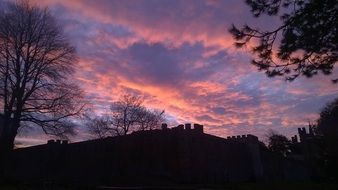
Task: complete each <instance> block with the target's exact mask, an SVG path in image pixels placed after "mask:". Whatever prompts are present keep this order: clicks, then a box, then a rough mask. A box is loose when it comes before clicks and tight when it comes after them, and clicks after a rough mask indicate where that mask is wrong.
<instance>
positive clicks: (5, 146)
mask: <svg viewBox="0 0 338 190" xmlns="http://www.w3.org/2000/svg"><path fill="white" fill-rule="evenodd" d="M19 126H20V121H19V120H18V121H16V120H12V119H10V118H9V117H5V119H4V122H3V126H2V127H3V130H2V133H1V136H0V154H1V155H4V154H6V153H8V152H10V151H11V150H12V149H13V148H14V140H15V136H16V135H17V133H18V128H19Z"/></svg>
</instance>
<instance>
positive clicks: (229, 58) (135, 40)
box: [17, 0, 338, 145]
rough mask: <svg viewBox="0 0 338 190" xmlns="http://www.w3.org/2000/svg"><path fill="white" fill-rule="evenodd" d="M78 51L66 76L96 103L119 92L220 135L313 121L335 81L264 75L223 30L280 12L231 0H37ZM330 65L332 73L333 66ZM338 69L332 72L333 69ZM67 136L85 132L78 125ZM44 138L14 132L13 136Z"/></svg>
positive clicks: (263, 23) (105, 103)
mask: <svg viewBox="0 0 338 190" xmlns="http://www.w3.org/2000/svg"><path fill="white" fill-rule="evenodd" d="M31 2H33V3H36V4H37V5H38V6H41V7H46V6H48V8H49V10H50V11H51V14H52V15H54V16H55V17H56V18H57V20H58V21H59V23H60V24H61V25H62V26H63V27H64V32H65V34H66V35H67V36H68V38H69V40H70V42H71V43H72V44H73V45H74V46H75V47H76V49H77V53H78V56H79V62H78V66H77V71H76V74H75V75H74V80H76V81H78V82H79V84H80V85H81V87H82V88H83V89H84V91H85V92H86V97H87V98H88V99H89V100H90V101H91V102H92V103H93V105H94V107H95V110H97V111H98V112H100V111H101V112H103V110H106V109H107V108H108V107H109V104H110V103H111V102H113V101H115V100H117V99H118V98H119V97H120V96H121V95H123V94H134V95H138V96H141V97H143V98H144V105H145V106H147V107H149V108H153V109H161V110H165V113H166V116H167V118H168V123H169V125H170V126H174V125H177V124H179V123H187V122H189V123H200V124H203V125H204V128H205V132H206V133H209V134H213V135H217V136H221V137H226V136H231V135H243V134H253V135H256V136H258V137H259V138H260V139H262V140H264V138H265V137H266V134H267V133H268V132H269V131H270V130H274V131H277V132H279V133H282V134H284V135H287V136H289V137H290V136H292V135H294V134H296V132H297V128H298V127H306V126H307V125H308V122H312V121H315V120H316V118H317V117H318V113H319V112H320V110H321V108H322V107H323V106H325V104H326V103H328V102H329V101H332V100H333V99H334V98H335V97H336V95H337V92H338V86H337V85H334V84H332V83H331V79H333V78H334V75H333V76H322V75H318V76H315V77H313V78H311V79H307V78H304V77H300V78H298V79H297V80H295V81H294V82H291V83H290V82H285V80H284V79H283V78H278V77H277V78H268V77H266V76H265V74H264V73H261V72H258V71H257V68H256V67H254V66H252V65H251V64H250V60H251V59H252V58H253V55H252V54H251V53H250V50H249V49H245V48H244V49H236V48H235V47H234V46H233V44H234V40H233V39H232V37H231V35H230V34H229V32H228V29H229V28H230V27H231V25H232V24H233V23H234V24H235V25H237V26H241V25H242V24H245V23H247V24H249V25H252V26H255V27H257V28H261V29H269V28H274V27H275V26H277V25H278V23H279V22H278V19H276V18H267V17H263V18H261V19H256V18H253V16H252V15H251V13H250V9H249V7H248V6H246V5H245V3H244V1H238V0H223V1H222V0H126V1H121V0H71V1H69V0H64V1H56V0H44V1H39V0H36V1H34V0H33V1H31ZM335 73H338V72H337V71H335ZM336 76H337V75H336ZM78 131H79V135H78V136H76V137H74V139H75V141H79V140H86V138H88V134H87V132H86V131H85V130H84V129H81V128H80V129H78ZM48 138H52V137H46V136H43V135H42V134H40V133H28V134H27V133H21V135H20V136H19V137H18V138H17V142H19V143H21V144H22V143H23V144H26V145H30V144H39V143H45V142H46V139H48Z"/></svg>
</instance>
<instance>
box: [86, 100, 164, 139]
mask: <svg viewBox="0 0 338 190" xmlns="http://www.w3.org/2000/svg"><path fill="white" fill-rule="evenodd" d="M142 102H143V100H142V99H141V98H140V97H138V96H132V95H123V96H122V97H121V98H120V99H119V100H118V101H116V102H113V104H112V105H111V108H110V113H107V114H106V115H104V116H93V115H90V114H87V121H86V126H87V127H88V128H89V130H90V132H91V133H92V134H94V135H95V137H97V138H105V137H108V136H122V135H126V134H128V133H129V132H131V131H144V130H152V129H156V128H159V127H160V125H161V123H162V122H163V121H164V120H165V119H164V111H158V110H151V109H148V108H146V107H145V106H143V105H142Z"/></svg>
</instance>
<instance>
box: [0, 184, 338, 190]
mask: <svg viewBox="0 0 338 190" xmlns="http://www.w3.org/2000/svg"><path fill="white" fill-rule="evenodd" d="M73 189H75V190H82V189H85V190H92V189H93V190H109V189H114V190H117V189H124V190H127V189H135V190H136V189H160V190H161V189H163V190H167V189H173V190H175V189H178V190H194V189H198V190H208V189H225V190H266V189H272V190H312V189H313V190H338V184H325V183H231V184H226V185H222V186H213V185H169V186H151V187H147V186H133V187H126V186H124V187H104V186H102V187H84V186H67V185H50V184H45V185H28V184H0V190H73Z"/></svg>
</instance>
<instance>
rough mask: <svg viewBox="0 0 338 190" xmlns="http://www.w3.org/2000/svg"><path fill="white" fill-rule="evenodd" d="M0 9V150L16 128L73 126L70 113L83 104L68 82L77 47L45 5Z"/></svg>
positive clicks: (62, 129)
mask: <svg viewBox="0 0 338 190" xmlns="http://www.w3.org/2000/svg"><path fill="white" fill-rule="evenodd" d="M7 5H8V6H7V7H6V8H5V9H4V11H3V12H2V13H0V76H1V77H0V97H1V103H0V105H1V106H2V107H3V125H2V130H1V131H2V133H1V136H0V150H10V149H12V148H13V143H14V139H15V136H16V135H17V131H18V129H19V128H20V127H22V126H23V124H25V125H32V126H40V127H42V129H43V131H44V132H45V133H46V134H53V135H59V136H60V135H64V134H65V133H71V132H72V130H71V129H72V128H71V126H72V122H71V120H70V119H69V117H70V116H75V115H77V114H79V113H80V112H81V110H82V108H83V106H84V104H83V103H81V102H82V101H81V100H82V91H81V90H80V88H79V87H78V86H77V85H76V84H75V83H73V82H72V80H71V78H70V76H71V75H72V74H73V73H74V67H75V63H76V60H77V58H76V52H75V48H74V47H73V46H71V45H70V44H69V42H68V40H67V38H66V37H65V35H64V33H63V30H62V27H61V26H60V25H59V24H58V23H57V22H56V20H55V19H54V17H53V16H52V15H51V14H50V13H49V11H48V10H47V9H41V8H39V7H37V6H32V5H30V4H29V3H28V1H18V2H16V3H8V4H7Z"/></svg>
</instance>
